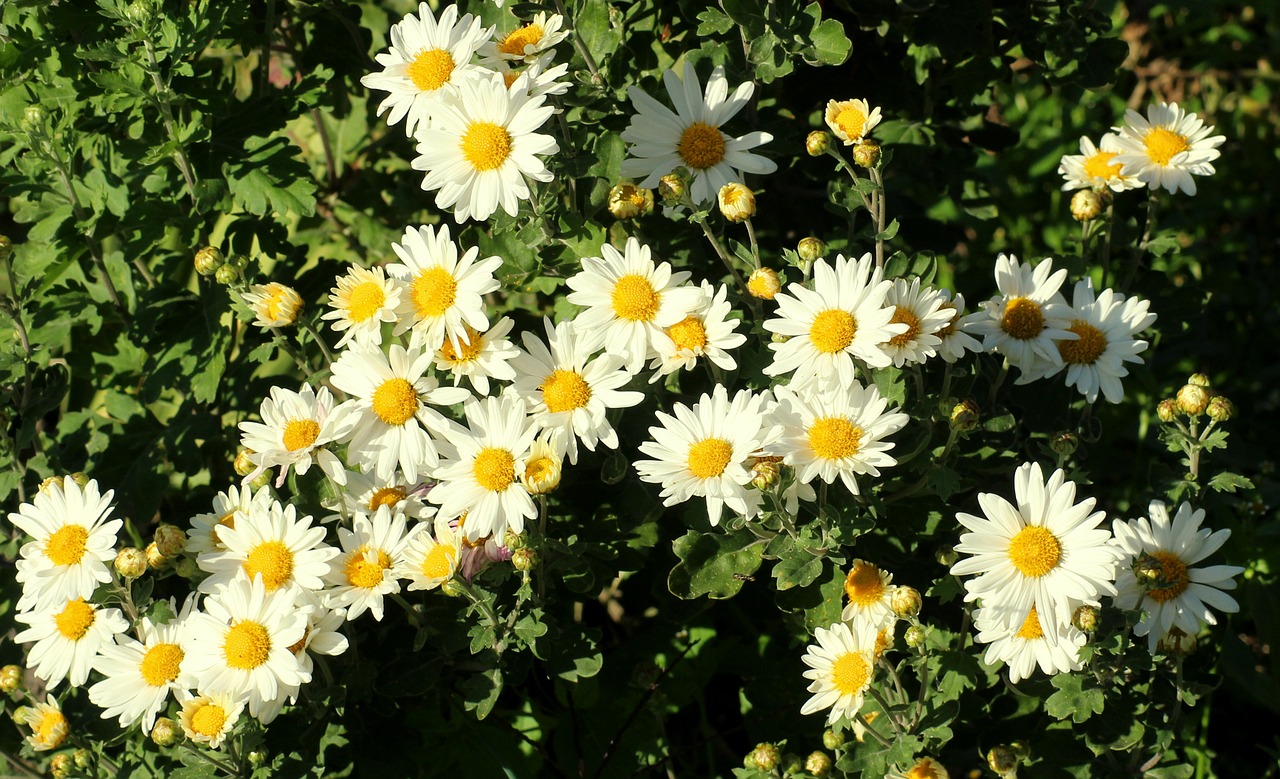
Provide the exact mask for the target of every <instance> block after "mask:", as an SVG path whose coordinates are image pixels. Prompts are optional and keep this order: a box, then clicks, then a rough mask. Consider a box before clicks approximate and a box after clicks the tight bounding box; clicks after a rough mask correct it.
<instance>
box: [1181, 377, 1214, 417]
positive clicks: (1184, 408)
mask: <svg viewBox="0 0 1280 779" xmlns="http://www.w3.org/2000/svg"><path fill="white" fill-rule="evenodd" d="M1208 407H1209V391H1208V390H1206V389H1205V388H1204V387H1201V386H1200V385H1199V384H1184V385H1183V386H1182V389H1180V390H1178V410H1179V411H1181V412H1182V413H1184V414H1186V415H1187V416H1189V417H1198V416H1200V415H1201V414H1203V413H1204V411H1205V409H1206V408H1208Z"/></svg>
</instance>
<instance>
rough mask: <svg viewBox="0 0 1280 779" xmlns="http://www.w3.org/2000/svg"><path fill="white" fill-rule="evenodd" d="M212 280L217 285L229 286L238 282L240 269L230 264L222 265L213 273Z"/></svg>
mask: <svg viewBox="0 0 1280 779" xmlns="http://www.w3.org/2000/svg"><path fill="white" fill-rule="evenodd" d="M213 280H214V281H216V282H218V283H219V284H223V285H226V286H231V285H232V284H235V283H236V282H238V281H240V269H239V268H237V267H236V266H234V265H231V264H227V265H222V266H220V267H219V268H218V269H217V270H216V271H214V274H213Z"/></svg>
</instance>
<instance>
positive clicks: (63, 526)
mask: <svg viewBox="0 0 1280 779" xmlns="http://www.w3.org/2000/svg"><path fill="white" fill-rule="evenodd" d="M113 497H115V493H114V492H113V491H111V490H107V492H106V494H105V495H103V494H100V493H99V492H98V482H96V481H94V480H92V479H90V480H89V482H88V483H87V484H85V485H84V487H81V486H80V485H79V484H77V483H76V481H75V480H74V479H72V478H70V477H68V478H64V479H61V480H58V479H54V480H51V481H50V482H49V483H48V485H47V486H45V487H44V488H43V489H41V490H40V491H39V492H37V493H36V495H35V497H34V498H32V502H31V503H23V504H22V505H21V506H19V507H18V510H17V511H16V512H14V513H12V514H10V515H9V521H10V522H12V523H13V525H14V526H15V527H17V528H18V529H19V530H21V531H22V532H24V533H26V534H27V535H29V536H31V537H32V539H34V540H32V541H29V542H27V543H25V544H23V545H22V550H21V552H20V555H21V556H20V559H19V560H18V562H17V566H16V567H17V570H18V573H17V577H16V578H17V580H18V582H19V583H20V584H22V596H21V597H20V598H19V599H18V610H19V611H27V610H29V609H41V610H45V609H48V608H50V607H53V606H55V605H60V604H62V603H65V602H66V601H68V600H70V599H72V598H88V597H91V596H92V595H93V591H94V590H95V589H97V587H98V585H99V584H105V583H107V582H109V581H111V568H110V566H111V563H112V561H113V560H115V557H116V550H115V548H114V547H115V543H116V532H117V531H118V530H119V529H120V526H121V525H122V524H123V522H122V521H121V520H119V519H112V520H108V519H107V517H109V516H110V515H111V499H112V498H113Z"/></svg>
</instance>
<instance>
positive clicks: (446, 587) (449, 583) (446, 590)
mask: <svg viewBox="0 0 1280 779" xmlns="http://www.w3.org/2000/svg"><path fill="white" fill-rule="evenodd" d="M463 586H464V585H463V584H462V582H459V581H454V580H453V579H445V580H444V582H443V583H441V585H440V592H441V594H443V595H445V596H447V597H450V598H460V597H462V596H463V595H465V594H466V590H464V589H463Z"/></svg>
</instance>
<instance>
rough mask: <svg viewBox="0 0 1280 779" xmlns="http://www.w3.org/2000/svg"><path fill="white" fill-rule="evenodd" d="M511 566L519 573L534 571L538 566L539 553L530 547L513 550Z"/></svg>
mask: <svg viewBox="0 0 1280 779" xmlns="http://www.w3.org/2000/svg"><path fill="white" fill-rule="evenodd" d="M511 565H512V566H514V567H515V569H516V570H517V571H520V572H522V573H523V572H525V571H532V570H533V569H534V567H536V566H537V565H538V553H537V552H535V551H534V550H532V549H530V548H529V547H527V546H526V547H522V548H520V549H513V550H512V551H511Z"/></svg>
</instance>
